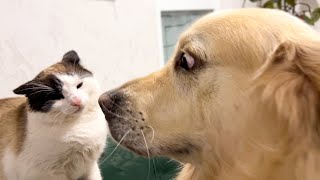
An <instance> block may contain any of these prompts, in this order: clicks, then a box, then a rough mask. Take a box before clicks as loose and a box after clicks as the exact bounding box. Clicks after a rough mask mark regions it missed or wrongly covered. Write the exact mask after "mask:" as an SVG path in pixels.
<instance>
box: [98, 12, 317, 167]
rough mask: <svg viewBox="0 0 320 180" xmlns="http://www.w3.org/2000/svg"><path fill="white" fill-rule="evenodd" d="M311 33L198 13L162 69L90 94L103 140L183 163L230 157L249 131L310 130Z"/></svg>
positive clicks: (285, 21) (269, 16)
mask: <svg viewBox="0 0 320 180" xmlns="http://www.w3.org/2000/svg"><path fill="white" fill-rule="evenodd" d="M312 37H315V32H314V31H313V30H312V29H311V28H310V27H308V26H307V25H306V24H304V23H303V22H302V21H300V20H298V19H296V18H294V17H291V16H290V15H287V14H285V13H283V12H280V11H274V10H258V9H249V10H237V11H225V12H219V13H213V14H210V15H208V16H205V17H203V18H202V19H200V20H199V21H197V22H196V23H195V24H193V25H192V26H191V27H190V28H189V29H188V30H187V31H186V32H184V33H183V34H182V35H181V37H180V39H179V41H178V43H177V46H176V50H175V52H174V54H173V56H172V58H171V60H170V61H169V63H168V64H167V65H166V66H165V67H164V68H162V69H161V70H160V71H158V72H155V73H152V74H150V75H148V76H146V77H143V78H140V79H136V80H133V81H130V82H128V83H126V84H124V85H123V86H121V87H119V88H117V89H115V90H112V91H109V92H106V93H105V94H103V95H102V96H101V97H100V100H99V103H100V106H101V108H102V110H103V112H104V114H105V116H106V120H107V121H108V122H109V126H110V131H111V134H112V136H113V137H114V139H115V140H117V141H121V144H122V145H124V146H125V147H127V148H129V149H130V150H132V151H134V152H136V153H138V154H142V155H147V150H146V149H147V147H146V144H147V146H148V149H149V153H150V154H151V155H165V156H169V157H173V158H176V159H178V160H181V161H183V162H192V163H195V162H196V161H204V160H205V158H210V156H208V153H210V154H212V156H220V155H221V154H223V153H225V151H233V152H235V151H236V147H238V146H236V144H238V143H239V141H238V140H239V139H240V138H244V137H249V136H251V135H254V136H256V137H257V138H261V139H264V140H266V141H275V139H277V138H279V137H280V136H286V135H288V134H290V133H292V134H290V135H292V136H294V134H295V133H296V132H297V131H300V133H305V134H304V135H302V136H304V137H306V136H309V132H312V133H311V134H314V132H316V131H317V130H316V125H317V120H318V109H317V105H318V102H319V101H318V90H319V87H320V84H319V83H320V41H319V40H316V39H312ZM280 120H281V122H278V121H280ZM255 122H256V123H255ZM277 123H279V124H277ZM281 123H282V124H283V125H284V126H282V124H281ZM280 127H281V129H280ZM286 127H289V128H290V129H289V128H286ZM284 129H286V132H287V133H285V134H286V135H283V132H284ZM287 130H288V131H287ZM246 134H247V135H248V136H247V135H246ZM249 134H250V135H249ZM268 134H269V135H270V134H272V136H274V137H270V138H269V137H268ZM300 135H301V134H300ZM124 136H125V137H124ZM251 137H252V136H251ZM253 138H255V137H253ZM232 148H233V149H232ZM218 152H219V154H217V153H218ZM204 153H205V155H203V154H204Z"/></svg>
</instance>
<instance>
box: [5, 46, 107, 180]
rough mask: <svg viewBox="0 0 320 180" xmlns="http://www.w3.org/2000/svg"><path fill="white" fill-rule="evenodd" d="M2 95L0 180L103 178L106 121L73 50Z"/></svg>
mask: <svg viewBox="0 0 320 180" xmlns="http://www.w3.org/2000/svg"><path fill="white" fill-rule="evenodd" d="M14 93H15V94H19V95H24V96H25V97H16V98H7V99H0V179H1V180H101V179H102V177H101V173H100V170H99V167H98V159H99V157H100V156H101V154H102V152H103V150H104V146H105V143H106V137H107V134H108V125H107V122H106V121H105V120H104V115H103V113H102V111H101V110H100V108H99V105H98V97H99V95H100V94H99V93H100V90H99V87H98V84H97V82H96V80H95V79H94V76H93V74H92V73H91V72H90V71H89V70H87V69H85V68H84V67H83V66H82V65H81V64H80V58H79V56H78V54H77V53H76V52H75V51H69V52H67V53H66V54H65V55H64V56H63V58H62V60H61V61H60V62H58V63H56V64H54V65H52V66H50V67H48V68H47V69H45V70H43V71H42V72H40V73H39V74H38V75H37V76H36V77H35V78H34V79H33V80H31V81H29V82H27V83H25V84H23V85H21V86H20V87H18V88H16V89H15V90H14Z"/></svg>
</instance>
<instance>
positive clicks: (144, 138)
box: [140, 129, 151, 180]
mask: <svg viewBox="0 0 320 180" xmlns="http://www.w3.org/2000/svg"><path fill="white" fill-rule="evenodd" d="M140 131H141V133H142V136H143V140H144V142H145V145H146V148H147V154H148V164H149V171H148V180H149V178H150V168H151V165H150V153H149V147H148V143H147V140H146V137H145V136H144V133H143V131H142V129H141V130H140Z"/></svg>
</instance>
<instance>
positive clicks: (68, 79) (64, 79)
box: [56, 74, 81, 85]
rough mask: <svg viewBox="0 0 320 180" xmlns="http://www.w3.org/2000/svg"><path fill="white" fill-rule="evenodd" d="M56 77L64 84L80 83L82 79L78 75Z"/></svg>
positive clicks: (59, 75) (57, 75)
mask: <svg viewBox="0 0 320 180" xmlns="http://www.w3.org/2000/svg"><path fill="white" fill-rule="evenodd" d="M56 77H57V78H58V79H59V80H60V81H61V82H63V83H64V84H70V85H71V84H76V83H79V81H80V80H81V78H80V77H79V76H78V75H77V74H56Z"/></svg>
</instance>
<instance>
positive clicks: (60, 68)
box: [36, 63, 68, 79]
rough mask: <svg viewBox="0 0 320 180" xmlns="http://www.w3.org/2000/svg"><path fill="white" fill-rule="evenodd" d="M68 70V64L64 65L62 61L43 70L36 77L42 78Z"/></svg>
mask: <svg viewBox="0 0 320 180" xmlns="http://www.w3.org/2000/svg"><path fill="white" fill-rule="evenodd" d="M67 71H68V70H67V68H66V66H64V65H63V64H62V63H57V64H54V65H52V66H50V67H48V68H47V69H45V70H43V71H41V72H40V73H39V74H38V75H37V77H36V78H39V79H42V78H45V77H47V76H48V75H51V74H65V73H67Z"/></svg>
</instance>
